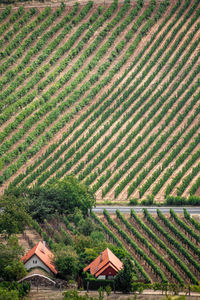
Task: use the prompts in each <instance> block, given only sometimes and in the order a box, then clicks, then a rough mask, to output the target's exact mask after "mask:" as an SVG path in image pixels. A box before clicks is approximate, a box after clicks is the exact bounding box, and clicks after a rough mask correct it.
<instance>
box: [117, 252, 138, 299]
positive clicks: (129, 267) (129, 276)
mask: <svg viewBox="0 0 200 300" xmlns="http://www.w3.org/2000/svg"><path fill="white" fill-rule="evenodd" d="M123 264H124V266H123V269H122V270H120V271H119V272H118V274H117V276H116V277H115V286H116V287H117V289H119V290H120V291H122V292H124V293H130V292H131V290H132V284H133V282H134V281H135V280H137V273H136V271H135V266H134V264H133V262H132V260H131V259H130V258H129V257H126V258H125V259H124V260H123Z"/></svg>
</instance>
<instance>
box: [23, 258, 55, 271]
mask: <svg viewBox="0 0 200 300" xmlns="http://www.w3.org/2000/svg"><path fill="white" fill-rule="evenodd" d="M24 266H25V268H26V269H27V270H30V269H31V268H36V267H40V268H42V269H44V270H45V271H47V272H48V273H50V274H52V272H51V270H50V269H49V268H48V267H47V266H46V265H45V264H44V263H43V262H42V261H41V260H40V259H39V258H38V257H37V255H35V254H34V255H33V256H32V257H31V258H30V259H29V260H28V261H27V262H26V263H25V264H24Z"/></svg>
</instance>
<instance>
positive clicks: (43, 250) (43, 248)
mask: <svg viewBox="0 0 200 300" xmlns="http://www.w3.org/2000/svg"><path fill="white" fill-rule="evenodd" d="M42 252H43V253H45V241H43V246H42Z"/></svg>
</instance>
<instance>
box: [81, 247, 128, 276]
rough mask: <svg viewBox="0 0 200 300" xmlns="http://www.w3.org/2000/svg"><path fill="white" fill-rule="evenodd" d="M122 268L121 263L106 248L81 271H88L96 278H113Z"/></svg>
mask: <svg viewBox="0 0 200 300" xmlns="http://www.w3.org/2000/svg"><path fill="white" fill-rule="evenodd" d="M122 268H123V263H122V262H121V261H120V260H119V258H117V257H116V256H115V255H114V254H113V253H112V251H110V249H108V248H106V249H105V250H104V251H103V252H102V253H100V255H99V256H98V257H97V258H96V259H95V260H93V261H92V262H91V263H90V264H89V265H88V266H87V267H85V268H84V269H83V271H84V272H89V273H90V274H92V275H93V276H95V277H96V278H98V279H113V278H114V277H115V275H116V274H117V273H118V271H119V270H121V269H122Z"/></svg>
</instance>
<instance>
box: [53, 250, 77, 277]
mask: <svg viewBox="0 0 200 300" xmlns="http://www.w3.org/2000/svg"><path fill="white" fill-rule="evenodd" d="M54 263H55V266H56V269H57V270H58V274H59V277H61V278H63V279H66V280H69V279H76V276H77V275H78V271H79V259H78V255H77V253H76V251H75V250H74V249H73V248H72V247H71V246H66V247H64V246H62V247H60V248H59V249H57V250H56V251H55V257H54Z"/></svg>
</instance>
